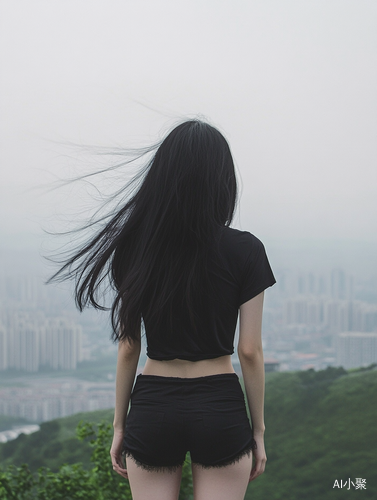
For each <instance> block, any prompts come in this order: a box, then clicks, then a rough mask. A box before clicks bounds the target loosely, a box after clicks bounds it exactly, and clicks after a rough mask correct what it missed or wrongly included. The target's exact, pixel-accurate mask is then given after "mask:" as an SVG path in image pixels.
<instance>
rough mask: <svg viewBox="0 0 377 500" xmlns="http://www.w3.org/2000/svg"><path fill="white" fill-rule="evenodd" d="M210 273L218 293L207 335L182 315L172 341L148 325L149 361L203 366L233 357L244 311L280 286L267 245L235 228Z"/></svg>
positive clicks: (219, 246)
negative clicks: (205, 362) (192, 327)
mask: <svg viewBox="0 0 377 500" xmlns="http://www.w3.org/2000/svg"><path fill="white" fill-rule="evenodd" d="M208 273H209V277H210V280H211V288H212V289H213V290H214V293H213V294H211V300H210V302H209V304H210V305H209V308H210V310H208V311H206V315H207V317H206V321H205V324H206V327H205V329H203V331H202V332H192V331H188V330H187V329H186V325H184V324H183V323H182V322H181V323H180V315H179V314H177V315H176V317H175V319H174V325H173V329H174V332H172V333H173V335H171V336H170V338H169V340H168V341H167V337H166V336H164V334H163V332H161V331H159V330H160V329H161V327H160V328H159V329H157V328H154V325H152V324H148V323H145V334H146V338H147V356H148V357H149V358H151V359H157V360H170V359H186V360H190V361H198V360H201V359H211V358H217V357H220V356H224V355H227V354H233V352H234V345H233V344H234V335H235V330H236V324H237V318H238V310H239V307H240V306H241V305H242V304H243V303H244V302H247V301H248V300H250V299H252V298H253V297H255V296H257V295H258V294H259V293H261V292H263V290H265V289H266V288H268V287H270V286H272V285H273V284H274V283H275V282H276V280H275V277H274V275H273V273H272V270H271V267H270V264H269V262H268V258H267V255H266V251H265V249H264V246H263V243H262V242H261V241H260V240H259V239H258V238H256V237H255V236H254V235H252V234H251V233H249V232H246V231H239V230H237V229H232V228H229V227H224V228H222V230H221V234H220V238H219V240H218V242H217V243H216V251H215V250H214V249H213V251H212V252H210V257H209V260H208ZM203 323H204V322H203ZM166 328H168V327H167V325H166ZM165 333H166V332H165Z"/></svg>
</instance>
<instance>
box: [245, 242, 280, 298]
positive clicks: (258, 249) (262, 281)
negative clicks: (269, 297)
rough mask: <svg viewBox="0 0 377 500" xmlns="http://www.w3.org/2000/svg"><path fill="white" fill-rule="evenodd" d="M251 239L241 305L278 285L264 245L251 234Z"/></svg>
mask: <svg viewBox="0 0 377 500" xmlns="http://www.w3.org/2000/svg"><path fill="white" fill-rule="evenodd" d="M249 234H250V233H249ZM250 237H251V238H250V241H249V245H248V246H249V252H248V255H247V258H246V262H245V265H244V269H243V277H242V286H241V291H240V296H239V304H240V305H242V304H244V303H245V302H247V301H248V300H250V299H252V298H253V297H256V296H257V295H259V294H260V293H261V292H263V290H265V289H266V288H268V287H270V286H272V285H274V284H275V283H276V279H275V276H274V274H273V272H272V269H271V266H270V263H269V261H268V257H267V254H266V250H265V248H264V245H263V243H262V242H261V241H260V240H258V238H256V237H255V236H253V235H251V234H250Z"/></svg>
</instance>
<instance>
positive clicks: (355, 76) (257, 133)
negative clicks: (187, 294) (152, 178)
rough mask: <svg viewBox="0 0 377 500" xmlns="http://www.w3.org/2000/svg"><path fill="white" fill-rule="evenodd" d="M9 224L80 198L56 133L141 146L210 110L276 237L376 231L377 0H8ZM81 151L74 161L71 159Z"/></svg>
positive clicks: (4, 100)
mask: <svg viewBox="0 0 377 500" xmlns="http://www.w3.org/2000/svg"><path fill="white" fill-rule="evenodd" d="M0 20H1V21H0V22H1V26H0V44H1V60H0V68H1V82H0V89H1V158H0V162H1V163H0V168H1V186H0V209H1V222H0V233H1V234H2V235H6V238H5V239H4V240H3V245H4V244H6V242H7V241H8V240H9V241H13V240H12V238H13V239H14V238H15V237H16V236H17V237H18V240H17V241H18V242H20V241H22V238H25V241H26V238H27V237H28V235H29V234H30V233H33V234H39V233H40V227H41V226H43V225H44V224H45V222H46V220H47V219H49V218H51V214H53V213H55V211H56V210H57V211H60V212H63V213H64V211H65V210H66V209H67V210H69V209H70V210H72V207H75V203H76V202H77V199H76V198H75V197H73V196H72V197H71V198H70V197H69V196H68V197H66V196H65V197H63V196H61V195H59V194H57V193H55V194H50V195H43V194H42V192H40V191H38V190H37V191H35V190H29V188H31V187H33V186H40V185H42V184H44V183H51V182H52V181H53V179H54V176H55V175H57V174H59V175H65V174H66V173H68V170H65V169H66V168H68V167H67V163H69V162H68V161H67V158H66V157H64V156H63V155H64V148H63V147H62V146H60V145H59V144H55V143H54V142H55V141H56V142H62V143H64V142H69V141H72V142H75V143H82V144H94V145H100V144H101V145H108V146H114V145H117V146H119V145H124V146H129V145H131V146H132V145H135V144H137V145H143V144H147V143H148V142H149V141H154V140H155V139H156V138H158V137H159V135H160V132H161V130H167V128H168V127H169V126H171V125H172V124H174V123H175V122H176V121H177V120H179V119H181V118H185V117H192V116H195V115H198V114H200V115H204V116H205V117H207V119H209V120H210V121H211V122H212V123H213V124H214V125H216V126H218V127H219V128H220V129H221V130H222V131H223V133H224V134H225V135H226V137H227V138H228V140H229V142H230V145H231V148H232V151H233V153H234V157H235V160H236V163H237V166H238V169H239V171H240V174H241V177H242V181H243V187H242V198H241V203H240V219H239V220H238V222H237V226H238V227H242V228H243V229H246V230H249V231H251V232H253V233H254V234H256V235H257V236H259V237H260V238H261V239H262V240H264V241H265V240H267V241H282V242H283V241H287V240H289V239H304V240H305V239H307V240H308V241H309V240H310V241H313V240H316V239H318V240H336V239H343V240H359V241H361V242H376V241H377V231H376V229H377V201H376V200H377V163H376V157H377V149H376V139H377V109H376V108H377V106H376V100H377V61H376V59H377V29H376V28H377V2H376V1H375V0H370V1H367V0H352V1H349V0H296V1H293V0H260V1H254V0H225V1H224V0H184V1H182V0H148V1H146V0H138V1H136V0H134V1H130V0H44V1H42V0H33V1H29V0H17V1H13V0H2V1H1V2H0ZM70 161H71V164H72V160H70Z"/></svg>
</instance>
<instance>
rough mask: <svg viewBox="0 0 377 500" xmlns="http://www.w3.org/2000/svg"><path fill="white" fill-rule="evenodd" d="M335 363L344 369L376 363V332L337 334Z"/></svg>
mask: <svg viewBox="0 0 377 500" xmlns="http://www.w3.org/2000/svg"><path fill="white" fill-rule="evenodd" d="M337 363H338V365H340V366H343V367H344V368H358V367H360V366H368V365H370V364H372V363H377V332H342V333H339V334H338V336H337Z"/></svg>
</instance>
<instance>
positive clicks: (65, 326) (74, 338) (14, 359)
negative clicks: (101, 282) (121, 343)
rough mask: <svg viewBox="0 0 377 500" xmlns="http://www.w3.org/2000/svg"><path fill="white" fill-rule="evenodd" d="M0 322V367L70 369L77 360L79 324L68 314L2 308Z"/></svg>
mask: <svg viewBox="0 0 377 500" xmlns="http://www.w3.org/2000/svg"><path fill="white" fill-rule="evenodd" d="M1 316H2V319H3V322H2V323H0V324H1V325H2V326H1V327H0V348H2V349H1V351H0V370H6V369H7V368H15V369H17V370H26V371H29V372H36V371H38V370H39V368H40V367H41V366H47V367H50V368H53V369H55V370H74V369H75V368H76V366H77V363H78V362H79V361H81V359H82V356H81V343H82V328H81V326H79V325H77V324H75V323H74V322H73V321H71V320H70V319H68V318H64V317H63V318H59V317H58V318H46V317H45V316H44V315H43V314H42V313H41V312H24V311H6V312H5V313H4V312H3V314H2V315H1Z"/></svg>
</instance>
